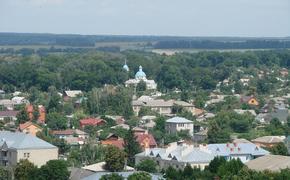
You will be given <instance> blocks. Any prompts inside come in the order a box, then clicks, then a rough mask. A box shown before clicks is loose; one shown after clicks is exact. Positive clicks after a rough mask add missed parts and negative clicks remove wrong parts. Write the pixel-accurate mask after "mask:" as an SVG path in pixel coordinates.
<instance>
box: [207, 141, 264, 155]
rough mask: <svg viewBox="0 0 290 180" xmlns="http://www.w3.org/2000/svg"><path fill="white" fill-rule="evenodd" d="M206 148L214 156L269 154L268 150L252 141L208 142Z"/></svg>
mask: <svg viewBox="0 0 290 180" xmlns="http://www.w3.org/2000/svg"><path fill="white" fill-rule="evenodd" d="M208 149H209V150H211V151H212V153H213V154H215V155H216V156H230V155H236V154H251V155H253V156H263V155H267V154H269V152H268V151H266V150H264V149H263V148H260V147H258V146H256V145H255V144H253V143H225V144H209V145H208Z"/></svg>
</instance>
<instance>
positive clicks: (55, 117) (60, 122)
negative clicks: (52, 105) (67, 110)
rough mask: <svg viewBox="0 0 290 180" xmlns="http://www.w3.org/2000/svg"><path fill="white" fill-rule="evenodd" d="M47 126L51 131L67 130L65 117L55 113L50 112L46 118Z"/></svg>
mask: <svg viewBox="0 0 290 180" xmlns="http://www.w3.org/2000/svg"><path fill="white" fill-rule="evenodd" d="M46 121H47V126H48V127H49V128H50V129H52V130H60V129H66V128H67V121H66V117H65V116H63V115H62V114H60V113H57V112H51V113H48V114H47V117H46Z"/></svg>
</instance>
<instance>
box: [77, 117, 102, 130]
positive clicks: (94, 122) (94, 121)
mask: <svg viewBox="0 0 290 180" xmlns="http://www.w3.org/2000/svg"><path fill="white" fill-rule="evenodd" d="M106 123H107V122H106V121H105V120H103V119H98V118H85V119H81V120H80V127H81V128H85V127H86V126H101V125H104V124H106Z"/></svg>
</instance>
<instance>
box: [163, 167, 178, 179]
mask: <svg viewBox="0 0 290 180" xmlns="http://www.w3.org/2000/svg"><path fill="white" fill-rule="evenodd" d="M165 178H166V179H168V180H175V179H179V178H180V176H179V173H178V171H177V170H176V169H174V168H173V167H172V166H169V167H168V168H167V169H166V170H165Z"/></svg>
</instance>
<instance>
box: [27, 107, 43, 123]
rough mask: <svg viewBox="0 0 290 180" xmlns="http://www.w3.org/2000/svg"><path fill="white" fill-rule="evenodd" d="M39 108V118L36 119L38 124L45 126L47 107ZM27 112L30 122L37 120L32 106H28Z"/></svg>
mask: <svg viewBox="0 0 290 180" xmlns="http://www.w3.org/2000/svg"><path fill="white" fill-rule="evenodd" d="M37 108H38V109H37V111H38V117H36V119H37V122H38V123H41V124H45V118H46V112H45V107H44V106H43V105H39V106H38V107H37ZM26 112H27V114H28V117H29V120H30V121H32V120H33V119H34V118H35V117H34V112H35V109H34V107H33V105H32V104H28V105H26Z"/></svg>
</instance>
